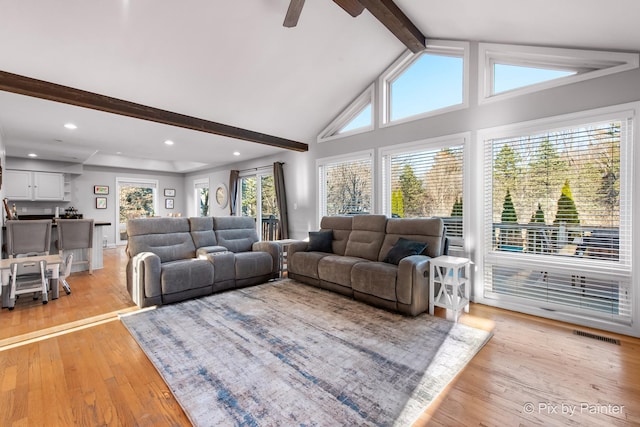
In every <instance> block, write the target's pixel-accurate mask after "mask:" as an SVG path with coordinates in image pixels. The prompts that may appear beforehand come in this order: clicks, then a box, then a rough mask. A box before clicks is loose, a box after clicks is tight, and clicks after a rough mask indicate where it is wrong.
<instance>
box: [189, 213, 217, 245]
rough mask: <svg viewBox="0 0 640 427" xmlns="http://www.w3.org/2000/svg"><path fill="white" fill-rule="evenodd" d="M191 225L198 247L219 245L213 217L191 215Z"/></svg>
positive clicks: (194, 241) (192, 234) (194, 240)
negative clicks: (214, 230)
mask: <svg viewBox="0 0 640 427" xmlns="http://www.w3.org/2000/svg"><path fill="white" fill-rule="evenodd" d="M189 227H190V230H191V237H193V243H194V244H195V245H196V248H204V247H206V246H217V245H218V240H217V239H216V234H215V233H214V232H213V217H210V216H203V217H191V218H189Z"/></svg>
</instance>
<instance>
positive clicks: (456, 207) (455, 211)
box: [451, 197, 462, 216]
mask: <svg viewBox="0 0 640 427" xmlns="http://www.w3.org/2000/svg"><path fill="white" fill-rule="evenodd" d="M451 216H462V198H461V197H456V201H455V202H454V203H453V208H451Z"/></svg>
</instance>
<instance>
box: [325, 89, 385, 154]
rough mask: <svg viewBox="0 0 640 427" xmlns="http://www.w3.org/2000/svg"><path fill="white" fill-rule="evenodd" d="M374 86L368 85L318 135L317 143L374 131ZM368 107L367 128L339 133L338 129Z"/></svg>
mask: <svg viewBox="0 0 640 427" xmlns="http://www.w3.org/2000/svg"><path fill="white" fill-rule="evenodd" d="M375 99H376V97H375V84H373V83H372V84H371V85H369V87H368V88H367V89H365V91H364V92H362V93H361V94H360V95H358V97H357V98H356V99H355V100H353V101H352V102H351V103H350V104H349V106H348V107H347V108H345V109H344V110H342V112H341V113H340V114H339V115H338V116H337V117H336V118H335V119H333V120H332V121H331V123H329V124H328V125H327V127H325V128H324V129H323V130H322V132H320V134H319V135H318V138H317V142H319V143H320V142H327V141H333V140H335V139H339V138H344V137H347V136H351V135H357V134H359V133H365V132H369V131H372V130H374V129H375V116H376V115H375V111H376V109H375ZM368 105H371V124H370V125H368V126H363V127H359V128H357V129H352V130H350V131H347V132H343V133H340V129H342V128H343V127H345V126H346V125H347V124H349V123H350V122H351V120H353V119H355V118H356V117H357V116H358V115H359V114H360V113H361V112H362V111H363V110H364V109H365V108H366V107H367V106H368Z"/></svg>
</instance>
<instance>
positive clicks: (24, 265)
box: [8, 256, 49, 310]
mask: <svg viewBox="0 0 640 427" xmlns="http://www.w3.org/2000/svg"><path fill="white" fill-rule="evenodd" d="M10 283H11V285H10V290H9V304H8V307H9V310H13V309H14V308H15V305H16V297H17V296H18V295H22V294H27V293H33V295H34V297H33V299H34V300H36V299H38V296H37V295H38V293H41V294H42V303H43V304H46V303H47V302H49V295H48V288H49V283H48V280H47V261H45V260H40V261H37V262H36V261H32V260H29V257H28V256H26V257H20V258H15V262H12V263H11V281H10Z"/></svg>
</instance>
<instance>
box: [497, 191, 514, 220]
mask: <svg viewBox="0 0 640 427" xmlns="http://www.w3.org/2000/svg"><path fill="white" fill-rule="evenodd" d="M500 220H501V221H502V222H515V223H517V222H518V214H517V213H516V208H515V206H514V205H513V200H512V199H511V192H510V191H509V189H507V194H506V195H505V196H504V202H503V203H502V215H501V216H500Z"/></svg>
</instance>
